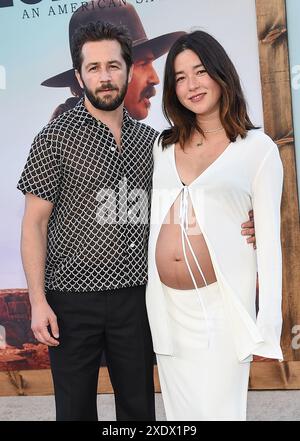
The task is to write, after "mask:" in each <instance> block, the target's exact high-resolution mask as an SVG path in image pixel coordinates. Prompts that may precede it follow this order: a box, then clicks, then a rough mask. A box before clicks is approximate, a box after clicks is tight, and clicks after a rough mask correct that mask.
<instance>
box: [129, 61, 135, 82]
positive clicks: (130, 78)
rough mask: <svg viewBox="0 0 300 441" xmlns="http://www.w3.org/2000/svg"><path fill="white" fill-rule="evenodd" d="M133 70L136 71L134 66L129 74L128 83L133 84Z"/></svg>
mask: <svg viewBox="0 0 300 441" xmlns="http://www.w3.org/2000/svg"><path fill="white" fill-rule="evenodd" d="M133 70H134V64H133V65H132V66H131V68H130V69H129V72H128V83H131V80H132V76H133Z"/></svg>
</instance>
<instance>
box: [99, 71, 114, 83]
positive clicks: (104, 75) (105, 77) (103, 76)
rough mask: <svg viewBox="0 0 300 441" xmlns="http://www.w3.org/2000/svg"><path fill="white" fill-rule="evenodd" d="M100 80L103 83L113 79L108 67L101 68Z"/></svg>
mask: <svg viewBox="0 0 300 441" xmlns="http://www.w3.org/2000/svg"><path fill="white" fill-rule="evenodd" d="M99 80H100V81H101V83H107V82H108V81H111V72H110V71H109V70H107V69H102V70H100V72H99Z"/></svg>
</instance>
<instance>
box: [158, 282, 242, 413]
mask: <svg viewBox="0 0 300 441" xmlns="http://www.w3.org/2000/svg"><path fill="white" fill-rule="evenodd" d="M163 288H164V292H165V295H166V298H167V305H168V313H169V316H170V324H171V329H172V336H173V347H174V353H173V355H171V356H170V355H160V354H156V357H157V367H158V373H159V380H160V385H161V391H162V397H163V402H164V406H165V412H166V418H167V420H168V421H209V420H215V421H216V420H217V421H218V420H219V421H220V420H233V421H244V420H246V408H247V392H248V381H249V369H250V363H248V362H246V363H240V362H239V361H238V358H237V356H236V353H235V348H234V343H233V338H232V335H231V333H230V324H229V323H228V321H227V319H226V316H225V314H224V307H223V302H222V296H221V292H220V289H219V286H218V283H217V282H215V283H212V284H211V285H208V286H207V287H203V288H198V293H197V291H196V290H195V289H193V290H176V289H172V288H169V287H167V286H165V285H163ZM199 295H201V296H202V301H203V302H204V306H205V310H206V316H205V313H204V308H203V307H202V304H201V302H200V299H199ZM207 325H208V326H209V332H208V327H207Z"/></svg>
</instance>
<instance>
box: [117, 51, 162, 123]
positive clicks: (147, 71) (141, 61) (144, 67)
mask: <svg viewBox="0 0 300 441" xmlns="http://www.w3.org/2000/svg"><path fill="white" fill-rule="evenodd" d="M134 55H135V56H134V58H135V61H134V68H133V75H132V80H131V83H130V84H129V85H128V91H127V94H126V96H125V107H126V109H127V110H128V112H129V113H130V115H131V116H132V117H133V118H135V119H137V120H141V119H144V118H146V117H147V116H148V112H149V108H150V106H151V103H150V98H151V97H153V96H154V95H155V93H156V91H155V88H154V86H156V85H157V84H159V78H158V76H157V73H156V72H155V70H154V67H153V65H152V63H153V60H154V56H153V53H152V51H151V50H149V49H141V50H138V51H137V52H135V54H134Z"/></svg>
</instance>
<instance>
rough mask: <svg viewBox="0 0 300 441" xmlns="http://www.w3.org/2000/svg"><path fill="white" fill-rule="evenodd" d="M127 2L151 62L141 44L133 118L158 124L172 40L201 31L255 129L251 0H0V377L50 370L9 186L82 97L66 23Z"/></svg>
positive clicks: (258, 105) (258, 107)
mask: <svg viewBox="0 0 300 441" xmlns="http://www.w3.org/2000/svg"><path fill="white" fill-rule="evenodd" d="M127 4H131V5H132V6H133V8H134V10H135V11H136V13H137V16H138V17H139V20H141V23H142V26H143V28H144V32H145V38H147V39H149V40H152V39H153V45H152V46H151V50H152V53H150V55H149V46H147V45H146V47H147V48H148V50H147V51H146V50H145V54H143V51H142V52H141V51H140V52H139V57H140V59H139V61H138V62H137V63H136V65H135V75H136V77H135V79H136V83H135V87H134V89H132V90H131V94H132V95H131V96H130V97H129V96H128V97H127V103H126V104H127V108H128V110H129V111H130V113H131V114H132V115H133V116H134V117H135V118H137V119H139V120H141V121H145V122H146V123H147V124H149V125H151V126H153V127H154V128H156V129H157V130H162V129H164V128H165V127H166V122H165V120H164V118H163V116H162V111H161V95H162V78H163V70H164V62H165V58H166V52H167V50H168V48H169V45H170V44H171V43H170V42H171V41H172V38H174V34H173V33H175V32H179V31H190V30H195V29H201V30H205V31H207V32H209V33H211V34H212V35H213V36H215V37H216V38H217V40H219V41H220V42H221V44H222V45H223V46H224V47H225V49H226V50H227V52H228V54H229V56H230V57H231V59H232V60H233V62H234V64H235V66H236V68H237V71H238V73H239V75H240V77H241V80H242V85H243V88H244V91H245V95H246V98H247V101H248V105H249V112H250V116H251V118H252V120H253V122H254V124H256V125H259V126H261V127H262V126H263V109H262V97H261V83H260V71H259V52H258V41H257V27H256V10H255V0H243V1H240V0H226V1H223V0H210V1H209V2H207V1H206V0H131V1H130V2H129V1H126V0H98V1H97V0H94V1H90V2H79V1H77V2H74V1H71V0H0V41H1V47H0V103H1V104H0V125H1V127H0V140H1V149H0V155H1V158H0V166H1V173H0V179H1V196H0V197H1V218H0V231H1V238H0V268H1V271H0V325H1V327H0V336H1V337H0V338H1V339H0V347H1V350H0V370H8V369H10V370H19V369H40V368H47V367H49V364H48V356H47V348H46V347H45V346H44V345H41V344H37V342H36V341H35V340H34V338H33V335H32V333H31V330H30V308H29V302H28V295H27V290H26V281H25V278H24V274H23V269H22V264H21V258H20V251H19V249H20V245H19V244H20V228H21V219H22V214H23V209H24V196H23V195H22V194H21V193H20V192H19V191H18V190H17V189H16V184H17V181H18V179H19V176H20V174H21V171H22V169H23V166H24V164H25V161H26V158H27V155H28V152H29V149H30V145H31V142H32V140H33V137H34V136H35V135H36V134H37V133H38V132H39V131H40V130H41V128H42V127H43V126H45V125H46V124H47V123H48V122H49V120H50V119H51V118H52V117H53V116H54V115H56V114H58V113H60V112H62V111H63V110H65V109H66V108H69V107H70V106H73V105H74V103H75V102H76V101H77V100H78V95H80V90H78V87H76V84H74V82H73V79H72V78H73V72H72V63H71V56H70V50H69V22H70V20H71V18H72V16H73V14H74V12H75V11H76V10H77V9H79V8H81V9H82V11H86V10H89V11H91V12H92V15H93V17H94V18H95V20H101V19H105V18H107V16H108V15H109V16H110V17H113V16H114V15H115V16H117V15H118V14H117V13H118V11H119V10H120V9H121V8H124V7H126V5H127ZM233 24H234V26H233ZM168 34H171V35H172V36H173V37H171V36H169V37H168V36H167V35H168ZM162 36H166V37H164V38H160V39H159V38H157V37H162ZM154 39H157V40H154ZM150 52H151V51H150ZM161 52H163V54H161ZM153 58H154V59H153ZM42 83H44V85H42ZM149 84H150V86H149ZM129 93H130V89H129V91H128V94H129Z"/></svg>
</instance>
